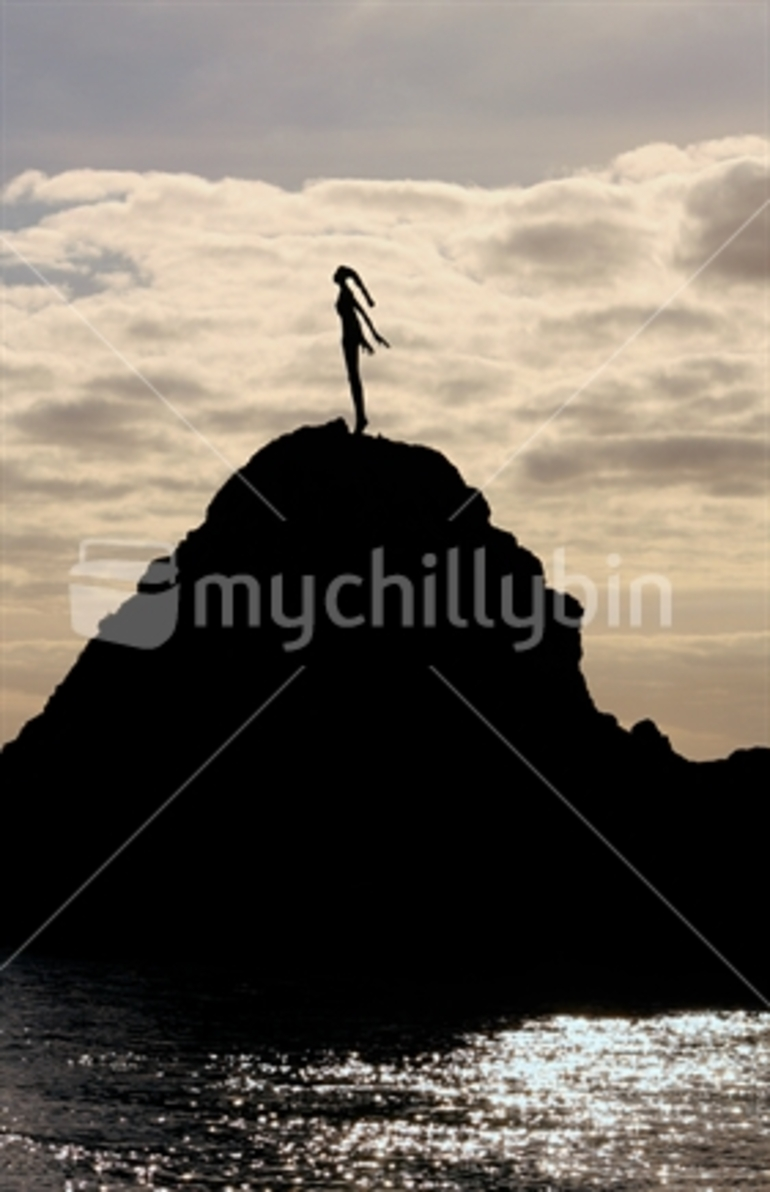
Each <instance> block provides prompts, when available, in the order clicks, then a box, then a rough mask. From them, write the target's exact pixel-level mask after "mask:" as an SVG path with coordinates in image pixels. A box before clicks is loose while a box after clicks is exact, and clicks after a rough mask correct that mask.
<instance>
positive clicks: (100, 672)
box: [0, 421, 770, 997]
mask: <svg viewBox="0 0 770 1192" xmlns="http://www.w3.org/2000/svg"><path fill="white" fill-rule="evenodd" d="M167 564H168V565H166V566H165V567H164V565H162V564H160V565H156V566H155V567H153V568H151V569H150V571H149V572H148V574H147V576H146V577H145V579H144V581H143V583H142V584H140V587H139V591H138V592H137V595H136V596H134V597H133V598H132V599H131V600H129V601H128V603H127V604H126V605H125V606H124V607H123V608H122V609H121V610H120V611H119V612H118V613H117V614H115V615H114V616H113V617H110V618H107V619H106V620H105V621H104V622H103V623H102V628H101V632H100V635H99V637H97V638H95V639H94V640H92V641H90V642H89V643H88V644H87V646H86V647H85V649H84V650H83V652H82V654H81V656H80V658H79V659H78V661H77V663H76V664H75V666H74V667H73V668H72V670H71V672H70V674H69V675H68V676H67V677H66V679H65V680H64V682H63V683H62V684H61V685H60V686H59V687H58V688H57V690H56V691H55V692H54V694H53V695H52V697H51V699H50V700H49V702H48V704H47V706H46V708H45V710H44V712H43V713H42V715H41V716H39V717H37V718H36V719H35V720H33V721H31V722H30V723H29V724H28V725H27V726H25V728H24V730H23V731H22V733H21V734H20V736H19V738H18V739H17V740H16V741H15V742H13V743H12V744H11V745H9V746H8V747H7V748H6V749H5V751H4V752H3V755H2V760H1V762H0V765H1V767H2V777H3V780H4V796H3V809H4V810H3V815H4V822H5V833H6V840H9V839H10V840H12V841H13V842H14V844H13V848H12V850H11V851H12V853H13V864H12V865H10V866H9V867H8V869H7V871H6V875H5V886H6V891H5V899H4V908H5V910H4V915H3V927H2V936H3V938H4V939H5V940H6V941H7V942H8V944H9V945H10V944H13V943H15V942H17V941H19V940H20V939H22V938H23V936H24V933H25V932H28V931H30V930H33V929H34V928H35V927H36V926H37V925H38V923H39V922H41V921H42V919H43V918H45V917H46V916H47V915H48V914H50V912H51V911H52V910H53V909H54V908H55V907H56V906H57V905H58V904H59V902H61V901H62V900H63V899H64V898H65V897H66V896H67V895H68V894H69V893H71V891H72V890H74V889H75V888H76V887H77V886H78V885H79V883H81V882H83V881H84V880H86V879H87V878H88V876H89V875H90V874H91V873H92V872H93V871H94V869H95V868H96V867H97V866H98V865H99V864H101V863H102V862H103V861H104V860H105V858H107V857H108V856H109V855H110V854H111V853H112V852H113V851H115V850H118V849H119V848H121V846H122V845H123V843H124V841H125V840H126V839H127V838H128V837H130V836H131V835H132V833H134V832H136V830H137V829H138V828H139V827H140V825H142V824H143V823H144V821H145V820H146V819H147V818H148V817H149V816H151V815H153V814H154V813H155V812H156V811H157V810H158V808H160V807H161V806H163V805H164V804H165V803H166V802H168V805H167V806H165V809H164V810H163V811H162V812H161V813H160V814H158V815H157V818H156V819H155V820H154V822H153V823H152V824H151V825H150V826H149V827H148V828H147V829H146V830H145V831H143V832H141V833H140V834H139V836H138V837H137V838H136V839H135V840H134V841H133V842H132V843H131V844H130V845H129V846H128V847H126V848H125V849H124V850H123V851H122V852H121V854H120V856H119V857H117V859H116V860H115V861H114V862H113V863H111V864H110V865H109V866H108V867H107V868H106V870H105V872H104V873H103V874H102V875H101V876H100V877H99V878H98V879H97V880H96V881H94V882H93V883H92V885H91V886H90V887H89V889H88V890H87V891H85V892H84V893H83V894H82V896H81V897H79V898H78V899H77V900H75V901H74V902H73V904H72V905H71V907H70V908H69V909H68V910H67V911H66V912H65V913H64V914H62V915H61V916H60V917H59V918H58V919H57V920H56V921H55V922H54V923H52V924H51V926H50V927H49V928H48V929H47V931H46V933H45V934H44V936H42V937H41V938H40V940H39V941H38V946H41V947H43V946H45V947H63V948H67V949H72V948H78V949H82V950H85V951H90V952H93V951H106V952H116V953H118V954H121V955H122V954H124V953H126V952H129V951H132V952H136V951H139V952H147V953H151V954H153V955H157V954H158V953H160V954H162V955H165V954H167V953H169V952H171V953H179V954H184V955H190V954H197V955H212V956H213V955H216V956H218V957H220V958H232V957H233V956H236V957H238V958H241V959H243V960H245V961H248V962H249V963H251V964H252V965H256V966H263V967H264V968H265V970H266V971H268V970H269V971H273V972H274V971H284V970H285V971H287V972H288V971H292V972H297V971H308V972H310V971H314V972H315V971H319V970H324V971H334V972H356V973H361V972H369V973H371V974H379V975H380V977H382V976H385V975H388V974H390V975H394V974H396V973H400V974H402V975H403V974H404V973H427V974H430V975H432V976H434V977H435V976H436V975H439V976H440V977H441V978H442V979H444V978H445V979H446V980H448V981H452V980H461V979H463V980H467V979H468V976H469V973H473V974H478V979H479V980H480V981H488V980H504V981H507V982H509V983H510V982H513V983H516V982H519V983H521V982H525V983H526V982H527V981H531V980H538V981H543V982H544V983H545V985H546V986H547V987H548V988H559V989H564V990H567V989H568V988H573V989H575V990H579V989H580V988H582V987H583V985H585V987H586V989H588V988H589V987H590V988H592V989H594V990H595V989H596V988H598V987H599V986H601V987H602V988H605V987H606V988H610V987H613V988H614V987H616V986H617V987H618V988H620V987H623V988H634V989H635V990H636V991H637V992H638V990H639V989H640V987H641V985H640V983H642V984H645V987H646V986H647V985H649V988H650V990H651V991H652V992H653V993H654V992H655V991H656V990H663V989H665V988H669V987H670V986H671V985H672V984H673V985H676V986H677V987H679V986H683V987H686V988H688V989H689V988H690V987H692V989H693V990H698V989H701V990H703V991H708V992H709V994H711V993H715V991H717V990H720V991H722V993H724V996H727V997H730V996H733V994H734V995H735V996H736V997H740V996H741V995H742V993H743V994H745V992H746V991H745V987H742V986H741V985H740V982H738V981H737V979H736V978H735V976H734V975H732V974H731V973H730V972H729V971H728V970H727V969H726V968H725V966H724V965H722V964H720V962H719V961H718V960H717V959H716V958H715V956H714V955H713V954H712V953H710V952H709V950H708V948H706V947H705V946H704V944H703V943H702V941H700V940H698V939H697V938H696V937H695V935H694V934H693V933H692V932H690V931H689V930H688V929H687V928H686V927H685V926H684V924H683V923H682V920H681V918H678V917H677V916H676V915H675V914H674V913H673V912H672V911H671V909H670V908H669V907H667V906H666V905H664V903H663V901H662V900H661V899H660V898H658V897H656V895H655V894H654V893H653V892H652V891H651V889H650V885H649V884H645V881H643V880H641V879H640V877H639V875H638V874H635V873H633V872H632V871H631V869H630V868H629V866H628V865H626V864H624V863H623V862H622V861H621V860H620V859H619V857H618V852H620V853H622V854H623V856H624V857H625V858H626V860H627V861H628V862H630V864H631V865H632V866H634V867H636V868H637V869H638V870H639V872H640V873H642V874H643V876H644V878H645V879H646V880H647V883H651V884H652V885H654V886H655V887H656V889H658V890H659V892H660V893H661V894H663V895H664V896H665V898H666V899H668V900H670V901H671V902H672V903H674V904H675V905H676V907H677V908H678V909H679V910H680V911H681V912H682V914H684V915H685V916H686V917H687V918H690V919H692V921H693V923H694V925H696V926H697V927H698V928H699V930H700V931H701V932H703V933H704V934H705V935H707V936H708V938H709V939H711V940H712V942H713V943H714V945H715V946H716V947H717V948H718V949H719V950H722V951H724V953H725V954H726V955H728V956H730V957H731V959H733V961H734V963H735V964H736V965H738V967H741V968H742V969H743V970H746V972H747V975H748V976H750V977H751V978H752V979H754V980H762V979H763V975H764V970H765V968H766V967H767V966H766V962H765V960H764V957H763V956H762V954H761V953H762V949H761V948H760V946H759V945H758V943H757V938H758V933H759V931H760V921H761V918H762V916H763V914H764V913H765V910H766V899H765V896H764V891H763V890H762V889H761V883H760V882H759V879H758V876H757V875H758V873H759V858H758V855H757V854H758V849H759V843H758V836H757V826H758V824H759V823H761V818H762V817H761V811H762V803H763V802H764V801H765V800H766V798H767V795H766V791H767V789H768V786H767V781H766V780H767V776H768V771H769V769H770V767H769V766H768V757H769V756H770V754H768V751H766V750H756V751H743V752H741V754H740V755H734V756H733V758H731V759H729V760H727V761H725V762H721V763H711V764H696V763H692V762H688V761H686V760H685V759H684V758H681V757H679V756H678V755H677V754H676V753H675V752H674V751H673V750H672V749H671V747H670V745H669V744H668V743H667V742H666V740H665V738H663V737H661V735H660V734H659V732H658V730H657V729H656V728H655V726H654V725H652V724H651V723H650V722H643V723H642V724H640V725H637V726H636V728H635V729H634V730H632V731H631V732H626V731H625V730H623V729H622V728H620V727H619V726H618V724H617V722H616V720H615V719H614V717H612V716H610V715H607V714H606V713H602V712H600V711H599V710H597V708H596V707H595V705H594V703H593V701H592V699H591V696H590V694H589V692H588V689H587V687H586V684H585V680H584V678H583V675H582V672H581V669H580V657H581V646H580V629H579V620H580V609H579V606H578V605H577V603H576V602H575V601H574V600H572V599H571V598H570V597H563V596H560V595H559V594H558V593H555V592H553V591H552V590H550V589H549V588H548V587H547V584H546V582H545V578H544V575H543V569H542V566H541V564H540V562H539V561H538V560H537V559H536V558H535V557H534V556H533V555H532V554H531V553H530V552H529V551H527V550H526V549H525V548H524V547H522V546H521V545H520V544H519V543H518V542H517V541H516V539H515V537H514V536H513V535H512V534H510V533H507V532H505V531H503V530H500V529H498V528H496V527H494V526H493V525H492V524H491V522H490V517H489V509H488V506H487V503H486V501H485V499H484V498H483V496H482V495H480V494H477V493H474V491H473V490H471V489H469V488H468V487H467V486H466V485H465V483H464V481H463V480H462V478H461V476H460V475H459V473H458V472H457V471H456V469H455V468H454V467H453V466H452V465H451V464H450V463H449V462H448V461H447V460H446V459H445V458H444V457H443V456H442V455H440V454H439V453H438V452H436V451H432V450H429V449H428V448H425V447H419V446H412V445H407V444H404V443H397V442H392V441H389V440H386V439H382V438H370V437H367V436H352V435H350V434H349V433H348V431H347V428H346V427H345V424H344V423H343V422H341V421H339V422H335V423H331V424H329V425H326V426H320V427H303V428H301V429H299V430H297V431H295V432H294V433H293V434H290V435H286V436H284V437H282V438H280V439H277V440H276V441H274V442H272V443H270V444H268V446H266V447H265V448H264V449H263V450H261V451H260V452H258V453H257V455H255V456H254V457H253V458H252V459H251V460H250V461H249V463H248V464H247V465H246V466H245V467H244V468H243V469H242V470H241V471H240V472H239V473H236V474H235V475H234V476H232V477H231V478H230V479H229V480H228V481H227V483H226V484H225V485H224V486H223V488H222V489H221V490H220V491H219V492H218V493H217V494H216V496H215V497H214V499H213V501H212V502H211V505H210V507H209V509H208V512H207V516H206V519H205V521H204V523H203V524H202V525H201V526H200V527H198V528H197V529H195V530H193V531H192V532H191V533H190V534H188V536H187V537H186V539H185V540H184V541H183V542H182V543H180V544H179V547H178V548H177V550H176V552H175V556H174V559H173V560H171V561H167ZM177 792H178V793H177ZM169 800H170V801H169ZM589 825H590V826H589ZM600 836H601V837H604V838H606V839H601V838H600ZM610 846H612V847H610ZM720 996H721V994H720Z"/></svg>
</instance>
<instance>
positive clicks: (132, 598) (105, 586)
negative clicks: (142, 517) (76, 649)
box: [69, 538, 179, 650]
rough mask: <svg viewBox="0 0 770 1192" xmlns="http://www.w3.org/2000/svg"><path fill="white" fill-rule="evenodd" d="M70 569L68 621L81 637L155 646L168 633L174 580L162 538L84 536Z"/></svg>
mask: <svg viewBox="0 0 770 1192" xmlns="http://www.w3.org/2000/svg"><path fill="white" fill-rule="evenodd" d="M158 548H161V549H162V551H163V557H162V558H158V557H157V556H158ZM69 574H70V585H69V589H70V622H71V625H72V628H73V629H74V631H75V633H77V634H79V635H80V636H81V637H98V638H99V640H100V641H107V642H114V643H115V644H117V645H121V646H133V648H134V649H137V650H155V649H157V648H158V646H162V645H163V643H164V642H166V641H168V639H169V638H170V637H171V635H172V634H173V632H174V629H175V628H176V622H177V613H178V608H179V586H178V584H177V582H176V580H177V568H176V563H175V561H174V554H173V547H172V546H170V545H169V544H168V543H167V542H155V541H152V540H150V539H136V538H84V539H83V540H82V542H81V543H80V550H79V552H78V561H77V563H76V564H75V565H74V567H71V568H70V573H69ZM121 585H122V586H121Z"/></svg>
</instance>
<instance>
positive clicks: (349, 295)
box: [333, 265, 390, 435]
mask: <svg viewBox="0 0 770 1192" xmlns="http://www.w3.org/2000/svg"><path fill="white" fill-rule="evenodd" d="M333 280H334V281H335V282H336V283H337V285H338V286H339V288H340V292H339V297H338V298H337V304H336V305H337V314H338V315H339V316H340V319H341V320H342V351H343V354H344V356H345V365H346V367H347V370H348V381H349V382H350V393H351V396H352V398H353V406H354V407H355V411H356V434H357V435H360V434H361V433H362V432H363V429H364V427H365V426H366V421H367V419H366V414H365V413H364V387H363V385H362V384H361V370H360V368H359V363H358V352H359V348H363V349H364V351H365V352H367V353H368V354H369V355H370V356H371V355H372V353H373V352H374V348H373V347H372V345H371V344H370V343H369V341H368V340H367V339H366V337H365V335H364V332H363V328H362V326H361V319H363V320H364V322H365V323H366V325H367V327H368V328H369V330H370V331H371V333H372V335H373V336H374V338H375V339H376V341H377V343H378V344H382V346H383V348H389V347H390V344H389V343H388V341H387V340H386V339H383V338H382V336H381V335H380V334H379V332H378V331H376V330H375V327H374V323H373V322H372V320H371V319H370V318H369V316H368V314H367V313H366V311H365V310H364V308H363V307H362V306H361V304H360V303H359V301H358V299H357V298H356V296H355V294H354V293H353V291H352V290H351V289H350V288H349V286H348V281H354V282H355V283H356V285H357V286H358V288H359V290H360V291H361V293H362V294H363V296H364V298H365V299H366V301H367V302H368V303H369V306H374V299H373V298H372V296H371V294H370V293H369V291H368V290H367V288H366V286H365V285H364V283H363V282H362V281H361V278H360V277H359V276H358V274H357V273H356V271H355V269H350V268H348V266H347V265H340V267H339V269H338V270H337V271H336V273H335V274H334V278H333ZM359 316H360V317H359Z"/></svg>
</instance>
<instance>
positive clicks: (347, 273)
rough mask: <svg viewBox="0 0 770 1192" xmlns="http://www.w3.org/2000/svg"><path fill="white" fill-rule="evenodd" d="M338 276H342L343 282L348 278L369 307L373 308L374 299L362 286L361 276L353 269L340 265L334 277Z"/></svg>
mask: <svg viewBox="0 0 770 1192" xmlns="http://www.w3.org/2000/svg"><path fill="white" fill-rule="evenodd" d="M340 275H341V276H342V280H343V281H345V280H347V278H350V280H351V281H354V282H355V283H356V285H357V286H358V288H359V290H360V291H361V293H362V294H363V296H364V298H365V299H366V301H367V302H368V303H369V305H370V306H374V299H373V298H372V296H371V294H370V293H369V291H368V290H367V288H366V286H365V285H364V283H363V280H362V279H361V276H360V275H359V274H358V273H357V272H356V270H355V269H351V267H350V266H349V265H340V266H339V268H338V269H337V272H336V274H335V277H339V276H340Z"/></svg>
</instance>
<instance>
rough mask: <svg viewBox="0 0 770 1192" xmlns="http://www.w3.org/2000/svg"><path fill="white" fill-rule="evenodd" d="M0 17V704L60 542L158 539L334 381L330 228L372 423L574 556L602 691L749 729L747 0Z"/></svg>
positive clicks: (758, 452)
mask: <svg viewBox="0 0 770 1192" xmlns="http://www.w3.org/2000/svg"><path fill="white" fill-rule="evenodd" d="M3 14H4V15H3V21H4V27H3V60H4V70H3V76H4V94H3V117H2V134H3V146H2V154H3V185H4V190H3V227H4V229H5V231H4V240H3V244H2V247H3V256H2V261H3V343H4V381H3V409H4V420H3V428H4V440H3V465H4V522H3V526H4V532H3V563H4V580H3V624H4V633H3V647H2V650H3V654H2V658H3V675H2V739H4V740H7V739H9V738H12V737H13V736H14V735H15V734H16V733H17V732H18V730H19V728H20V726H21V725H22V724H23V723H24V721H25V720H26V719H28V718H29V717H30V716H32V715H35V714H37V713H38V712H39V711H40V710H41V708H42V707H43V705H44V703H45V700H46V699H47V697H48V696H49V695H50V693H51V691H52V690H53V688H54V686H55V685H56V683H58V682H60V681H61V679H62V678H63V676H64V675H65V674H66V672H67V670H68V669H69V667H70V666H71V665H72V662H73V661H74V659H75V658H76V657H77V654H78V653H79V651H80V650H81V649H82V647H83V645H84V640H83V638H81V637H78V636H77V634H76V633H75V632H74V630H73V628H72V623H71V592H70V584H71V581H72V576H71V574H70V572H71V569H72V567H73V566H74V565H75V564H77V562H78V559H79V557H80V552H81V546H82V544H83V542H84V540H87V539H98V540H99V539H100V540H104V539H112V540H117V541H118V542H122V543H128V541H129V540H134V541H137V542H139V543H145V544H148V543H159V544H163V543H168V544H172V545H173V544H174V543H176V542H177V541H179V540H180V539H181V538H182V537H183V536H184V535H185V534H186V533H187V532H188V531H189V530H190V529H192V528H193V527H194V526H195V525H197V524H199V523H200V521H201V520H202V518H203V517H204V515H205V509H206V506H207V504H208V502H209V500H210V499H211V497H212V496H213V494H214V493H215V492H216V490H217V489H218V488H219V486H220V485H221V484H222V483H223V482H224V480H225V479H226V478H227V476H228V475H229V474H230V472H231V471H232V470H233V468H234V467H237V466H240V465H242V464H243V463H244V462H245V461H246V460H247V459H248V458H249V457H250V456H251V455H252V454H253V453H254V451H256V450H257V449H258V448H259V447H261V446H263V445H264V444H265V443H266V442H268V441H269V440H270V439H271V438H273V437H274V436H275V435H277V434H281V433H284V432H287V431H290V430H292V429H293V428H295V427H296V426H298V425H301V424H303V423H306V422H323V421H327V420H330V419H332V418H335V417H338V416H340V415H343V416H346V417H348V418H350V417H351V415H352V407H351V405H350V400H349V396H348V393H347V385H346V380H345V375H344V371H343V364H342V357H341V353H340V347H339V326H338V321H337V318H336V315H335V312H334V305H333V304H334V299H335V292H334V286H333V285H332V283H331V274H332V272H333V271H334V269H335V268H336V266H337V265H339V264H340V263H346V264H350V265H353V266H354V267H355V268H357V269H358V270H359V272H360V273H361V274H362V275H363V277H364V279H365V281H366V283H367V285H368V286H369V288H370V290H371V291H372V293H373V295H374V297H375V299H376V302H377V306H376V309H375V311H374V312H373V313H374V316H375V318H376V322H377V326H378V329H379V330H380V331H381V332H382V334H383V335H385V336H386V337H387V339H388V340H389V341H390V343H391V344H392V349H391V351H389V352H385V351H381V352H378V353H377V354H376V355H375V356H374V357H373V358H371V359H369V358H365V359H364V362H363V368H364V380H365V386H366V393H367V405H368V412H369V417H370V428H369V429H370V431H371V432H372V433H375V434H376V433H382V434H384V435H387V436H389V437H392V438H397V439H403V440H406V441H410V442H420V443H425V444H428V445H430V446H433V447H436V448H437V449H439V450H441V451H443V452H444V453H445V454H447V456H448V457H449V458H450V459H451V460H452V461H453V462H454V463H455V464H456V465H457V466H458V467H459V468H460V470H461V472H462V473H463V475H464V477H465V479H466V480H467V481H468V483H470V484H473V485H477V486H480V487H483V488H484V491H485V494H486V497H487V499H488V501H489V503H490V505H491V508H492V516H493V520H494V522H495V524H497V525H498V526H500V527H502V528H504V529H507V530H510V531H511V532H512V533H514V534H515V535H516V537H517V538H518V540H519V541H520V542H521V543H522V545H524V546H526V547H528V548H529V549H530V550H532V551H534V552H535V553H536V554H537V555H538V556H539V557H540V558H541V559H542V561H543V564H544V566H545V569H546V574H547V577H548V579H549V582H552V583H556V585H557V586H565V587H568V588H569V589H570V590H572V591H574V593H575V594H576V595H577V596H578V598H581V597H583V596H584V594H585V591H586V585H588V586H589V587H590V588H591V589H592V590H594V591H595V592H596V594H597V607H596V614H595V615H594V616H593V618H592V619H591V621H590V623H589V624H587V625H586V626H585V628H584V636H583V641H584V661H583V665H584V670H585V673H586V676H587V679H588V682H589V686H590V690H591V692H592V694H593V697H594V699H595V701H596V703H597V704H598V706H599V707H600V708H602V709H603V710H604V711H610V712H613V713H614V714H615V715H616V716H617V717H618V718H619V720H620V721H621V723H623V724H625V725H631V724H633V723H634V722H636V721H638V720H640V719H643V718H646V717H650V718H652V719H653V720H655V721H656V723H657V724H658V725H659V726H660V728H661V729H662V731H663V732H664V733H666V734H667V735H668V736H669V737H670V739H671V741H672V744H673V745H674V746H675V747H676V748H677V749H678V750H679V751H680V752H682V753H684V754H685V755H686V756H688V757H693V758H709V757H716V756H723V755H725V754H727V753H729V752H730V751H731V750H733V749H736V748H741V747H748V746H752V745H757V744H770V740H769V739H768V709H769V708H770V694H769V693H770V684H769V676H770V651H769V650H768V590H769V585H768V529H769V520H768V519H769V508H770V507H769V505H768V442H769V439H768V410H769V409H770V404H769V400H768V393H769V388H770V358H769V356H768V328H769V326H770V319H769V317H768V316H769V313H770V287H769V286H768V244H769V243H770V221H769V220H768V218H767V215H768V212H767V209H766V208H763V204H764V203H766V202H767V199H768V196H769V195H770V185H769V178H768V161H769V160H770V142H768V127H769V123H768V60H767V55H768V49H767V45H768V43H767V26H768V11H767V6H766V5H765V4H763V3H759V4H756V3H751V4H743V3H740V2H731V3H729V4H713V3H703V4H697V3H688V4H677V3H675V2H671V3H666V4H653V3H644V2H643V3H635V4H626V3H623V2H621V0H618V2H616V3H600V4H581V3H575V2H572V3H556V2H552V0H539V2H538V3H537V4H523V3H516V2H515V0H514V2H509V3H504V2H503V3H496V4H486V3H484V2H483V0H474V2H473V3H472V4H460V3H428V2H414V3H396V2H392V0H382V2H374V0H360V2H353V3H347V2H341V3H334V4H331V3H322V2H321V0H311V2H307V3H291V2H289V0H282V2H281V3H280V4H259V3H251V2H249V0H241V2H240V3H225V2H223V3H208V4H201V3H182V2H181V0H172V2H170V3H155V2H154V0H145V2H143V3H142V2H136V3H128V4H126V3H117V2H115V3H113V2H111V0H98V2H96V0H93V2H84V3H78V4H71V3H67V2H66V0H60V2H56V3H42V4H39V3H35V2H34V0H25V2H24V3H13V2H12V0H9V2H7V3H6V4H5V5H4V8H3ZM127 549H128V548H127ZM113 553H114V552H113ZM155 553H157V551H155ZM649 575H653V576H656V577H657V580H655V581H654V582H652V583H650V584H648V586H647V588H646V589H645V591H646V595H645V599H644V601H643V605H642V624H641V625H632V624H631V623H630V592H631V590H632V584H633V581H634V580H639V579H640V578H641V577H643V576H649ZM581 577H582V578H581ZM610 583H614V584H615V585H616V586H617V590H618V591H619V593H620V604H619V615H618V616H616V617H614V618H613V617H612V616H611V615H610V605H609V598H608V590H609V589H608V584H610ZM656 585H657V586H656ZM662 586H667V587H668V589H669V590H670V592H671V596H672V617H671V624H670V625H668V624H665V623H662V622H664V621H665V619H666V618H665V617H664V616H663V615H662V613H663V609H662V606H661V603H660V601H659V600H657V598H656V593H657V592H659V590H660V589H661V587H662ZM615 622H617V623H615Z"/></svg>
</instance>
